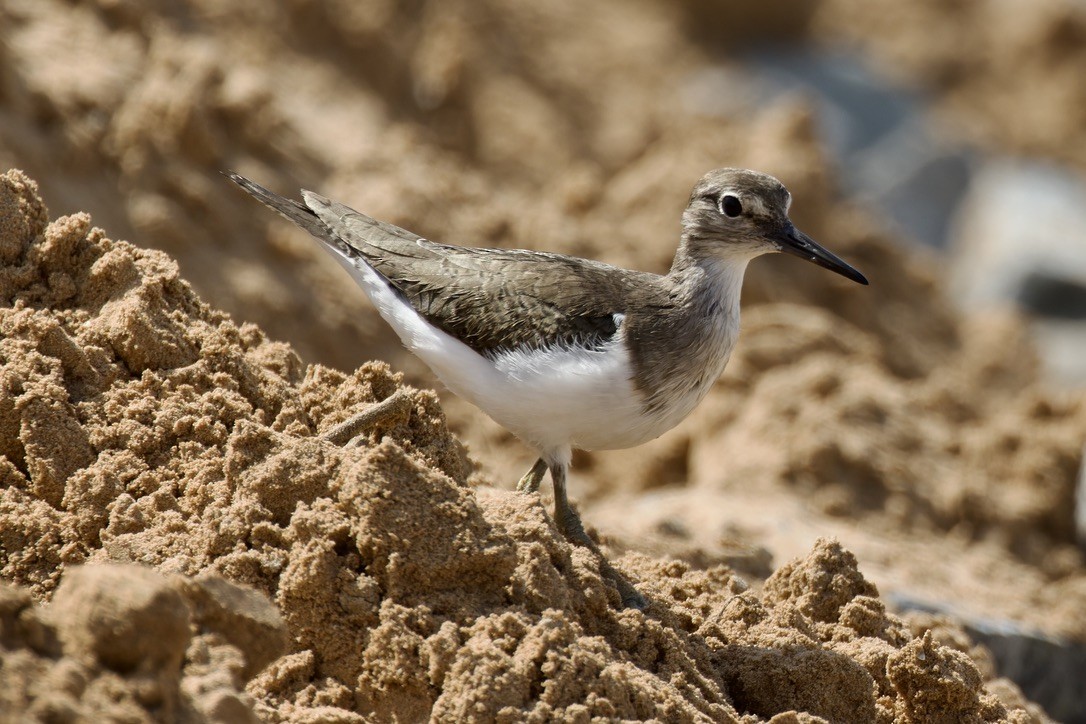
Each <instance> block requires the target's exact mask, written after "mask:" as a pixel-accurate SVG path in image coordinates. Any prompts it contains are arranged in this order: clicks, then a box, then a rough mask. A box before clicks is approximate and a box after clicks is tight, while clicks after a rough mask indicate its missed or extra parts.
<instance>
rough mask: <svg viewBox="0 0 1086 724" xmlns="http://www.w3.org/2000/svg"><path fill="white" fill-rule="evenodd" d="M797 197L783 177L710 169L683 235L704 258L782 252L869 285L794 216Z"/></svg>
mask: <svg viewBox="0 0 1086 724" xmlns="http://www.w3.org/2000/svg"><path fill="white" fill-rule="evenodd" d="M791 204H792V194H790V193H788V189H786V188H785V187H784V184H782V183H781V182H780V181H778V180H777V179H775V178H773V177H772V176H769V175H767V174H764V173H758V172H757V171H749V170H747V169H742V168H720V169H717V170H715V171H710V172H709V173H707V174H705V176H704V177H702V179H701V181H698V183H697V185H696V186H694V190H693V192H692V193H691V194H690V203H689V205H688V206H687V207H686V211H685V212H683V236H684V237H685V239H686V243H687V244H688V245H690V246H692V247H695V248H696V251H697V252H698V253H700V254H704V255H706V256H711V257H716V256H719V257H725V258H726V257H731V258H744V257H745V258H748V259H749V258H752V257H755V256H758V255H760V254H767V253H769V252H775V251H780V252H784V253H786V254H793V255H795V256H798V257H800V258H802V259H806V260H807V261H810V262H814V263H815V264H818V265H819V266H821V267H825V268H826V269H829V270H830V271H834V272H837V273H838V274H840V275H842V276H844V277H848V278H849V279H851V280H852V281H854V282H859V283H860V284H867V279H865V278H864V275H863V274H861V273H860V272H858V271H857V270H856V269H854V268H852V267H851V266H849V265H848V264H846V263H845V262H844V261H843V260H841V259H839V258H838V257H836V256H834V255H833V254H831V253H830V252H828V251H826V249H824V248H822V246H820V245H819V244H818V243H817V242H816V241H815V240H814V239H812V238H811V237H809V236H807V235H806V234H804V233H803V232H802V231H800V230H799V229H797V228H796V227H795V224H793V223H792V221H791V219H789V218H788V207H789V206H791Z"/></svg>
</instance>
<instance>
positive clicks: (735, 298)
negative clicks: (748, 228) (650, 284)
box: [667, 236, 757, 325]
mask: <svg viewBox="0 0 1086 724" xmlns="http://www.w3.org/2000/svg"><path fill="white" fill-rule="evenodd" d="M714 247H715V248H713V249H712V251H711V253H709V252H705V251H703V250H702V248H701V245H700V244H697V243H696V242H692V241H691V240H690V239H689V238H687V237H686V236H684V237H683V239H682V241H681V242H680V244H679V248H678V250H677V251H676V252H675V260H674V261H673V262H672V264H671V271H669V272H668V275H667V276H668V279H669V281H670V282H671V284H672V286H673V288H674V289H675V292H676V295H677V297H678V299H679V301H680V302H681V303H682V304H683V305H684V306H689V307H691V308H692V310H691V311H695V310H696V311H695V315H696V316H699V317H700V316H702V315H705V316H710V317H719V318H721V319H723V320H729V321H731V322H733V323H734V324H736V325H738V322H739V298H740V295H741V293H742V290H743V275H744V274H745V273H746V270H747V264H749V263H750V261H751V259H753V258H754V257H755V256H757V254H755V253H750V252H749V251H745V250H742V251H740V250H738V249H737V250H734V251H729V250H728V249H727V247H722V245H719V244H717V245H714Z"/></svg>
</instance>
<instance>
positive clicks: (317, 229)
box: [223, 171, 328, 239]
mask: <svg viewBox="0 0 1086 724" xmlns="http://www.w3.org/2000/svg"><path fill="white" fill-rule="evenodd" d="M223 175H224V176H226V177H227V178H229V179H230V180H231V181H233V182H234V183H236V184H237V185H238V186H240V187H241V188H242V189H244V190H245V191H246V192H248V193H249V194H250V195H251V196H252V197H253V198H255V199H256V200H257V201H260V202H261V203H262V204H264V205H265V206H267V207H268V208H270V209H272V210H273V211H276V212H278V213H279V214H280V215H281V216H283V217H284V218H286V219H287V220H288V221H292V222H294V223H295V224H297V225H298V226H300V227H302V228H303V229H305V230H306V231H308V232H309V233H310V234H312V235H313V236H315V237H317V238H318V239H326V238H328V227H327V226H326V225H325V224H324V223H323V222H322V221H321V220H320V218H319V217H318V216H317V215H316V214H315V213H313V211H312V210H311V209H309V207H307V206H306V205H305V204H302V203H300V202H298V201H294V200H293V199H288V198H286V197H284V196H280V195H279V194H276V193H272V192H271V191H269V190H268V189H266V188H264V187H263V186H261V185H260V184H258V183H256V182H254V181H250V180H249V179H247V178H245V177H244V176H241V175H240V174H236V173H234V172H233V171H223Z"/></svg>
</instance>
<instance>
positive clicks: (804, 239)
mask: <svg viewBox="0 0 1086 724" xmlns="http://www.w3.org/2000/svg"><path fill="white" fill-rule="evenodd" d="M777 244H778V249H779V250H780V251H781V252H783V253H785V254H791V255H792V256H798V257H799V258H800V259H806V260H807V261H809V262H811V263H812V264H817V265H818V266H820V267H822V268H823V269H829V270H830V271H832V272H835V273H837V274H840V275H841V276H843V277H845V278H846V279H850V280H852V281H854V282H856V283H857V284H863V285H865V286H866V285H867V284H868V281H867V277H865V276H864V275H863V274H861V273H860V270H859V269H857V268H855V267H854V266H852V265H851V264H849V263H848V262H846V261H845V260H844V259H842V258H840V257H839V256H837V255H836V254H833V253H832V252H830V251H829V250H828V249H826V248H825V247H823V246H822V245H821V244H819V243H818V242H817V241H815V240H814V239H812V238H811V237H809V236H807V235H806V234H804V233H803V232H802V231H800V230H799V229H797V228H795V227H791V228H789V229H787V230H786V231H785V232H784V233H782V234H781V235H780V237H779V238H778V239H777Z"/></svg>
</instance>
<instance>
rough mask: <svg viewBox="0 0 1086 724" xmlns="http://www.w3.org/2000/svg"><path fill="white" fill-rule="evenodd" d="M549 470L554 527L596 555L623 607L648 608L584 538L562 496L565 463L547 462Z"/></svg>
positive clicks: (624, 579) (634, 589)
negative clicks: (615, 589)
mask: <svg viewBox="0 0 1086 724" xmlns="http://www.w3.org/2000/svg"><path fill="white" fill-rule="evenodd" d="M537 465H538V463H537ZM532 470H535V468H532ZM550 471H551V482H552V483H553V484H554V522H555V524H556V525H557V526H558V530H559V531H560V532H561V533H562V535H563V536H565V538H566V540H568V541H569V542H570V543H573V544H574V545H579V546H583V547H585V548H588V549H589V550H590V551H592V552H593V553H595V554H596V555H597V556H599V558H600V570H601V571H602V573H603V575H604V576H605V577H606V578H608V579H609V580H610V581H611V582H612V583H614V584H615V587H616V588H618V593H619V595H620V596H621V597H622V605H623V607H625V608H636V609H639V610H644V609H646V608H648V605H649V602H648V601H647V600H646V599H645V597H644V596H642V595H641V594H640V593H639V592H638V591H637V589H636V588H634V587H633V584H631V583H630V582H629V581H627V580H626V578H625V577H624V576H623V575H622V574H621V573H619V572H618V571H617V570H615V567H614V566H612V565H611V563H610V562H609V561H608V560H607V558H606V557H605V556H604V555H603V552H602V551H600V549H599V547H598V546H597V545H596V543H595V541H593V540H592V539H591V538H589V537H588V533H585V530H584V525H583V524H582V523H581V516H579V515H577V511H575V510H574V509H573V508H572V507H571V506H570V504H569V499H568V498H567V496H566V466H565V465H564V464H561V463H559V464H556V465H551V466H550ZM529 474H530V473H529ZM525 477H527V476H525Z"/></svg>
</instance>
